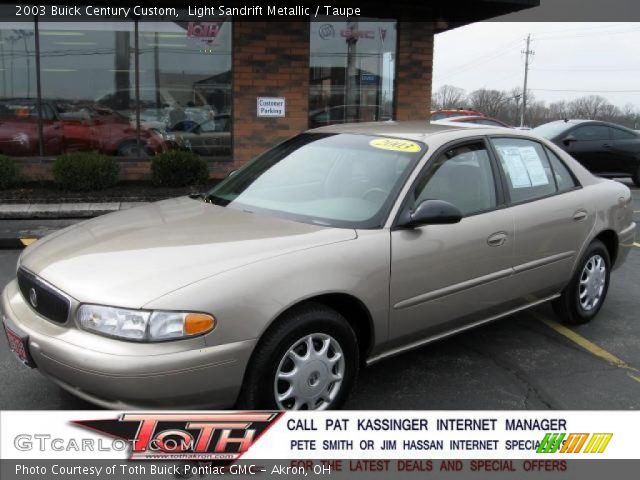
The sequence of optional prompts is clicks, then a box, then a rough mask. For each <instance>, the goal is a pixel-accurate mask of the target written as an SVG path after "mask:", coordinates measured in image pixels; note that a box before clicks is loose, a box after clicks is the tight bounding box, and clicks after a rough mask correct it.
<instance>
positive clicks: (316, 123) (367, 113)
mask: <svg viewBox="0 0 640 480" xmlns="http://www.w3.org/2000/svg"><path fill="white" fill-rule="evenodd" d="M381 112H382V107H380V106H379V105H336V106H333V107H326V108H320V109H317V110H313V111H312V112H310V113H309V128H317V127H324V126H327V125H339V124H342V123H353V122H383V121H386V120H391V115H386V114H384V113H381Z"/></svg>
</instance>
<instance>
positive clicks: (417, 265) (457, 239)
mask: <svg viewBox="0 0 640 480" xmlns="http://www.w3.org/2000/svg"><path fill="white" fill-rule="evenodd" d="M496 170H497V167H496V165H495V163H494V162H493V160H492V159H491V158H490V155H489V151H488V148H487V144H486V143H485V140H484V139H478V140H475V141H472V142H466V143H461V144H457V145H454V146H451V147H447V148H446V149H445V150H444V151H443V152H442V153H440V154H438V155H437V156H436V158H435V160H432V161H430V162H429V164H428V165H427V167H426V168H425V170H424V172H423V173H422V174H421V175H422V177H421V179H419V180H418V182H417V183H416V185H415V186H414V188H412V190H411V191H410V192H409V194H408V195H409V199H408V201H407V204H406V206H405V207H404V208H406V209H413V208H415V206H417V205H418V204H419V203H420V202H421V201H423V200H426V199H439V200H445V201H447V202H449V203H451V204H453V205H455V206H456V207H458V208H459V209H460V210H461V212H462V213H463V215H464V218H463V219H462V220H461V221H460V222H459V223H456V224H449V225H424V226H421V227H418V228H413V229H397V230H393V231H392V233H391V289H390V304H391V307H390V308H391V312H390V320H391V322H390V332H389V333H390V339H391V341H392V342H393V341H397V342H406V341H407V340H408V339H409V338H411V337H413V338H414V339H418V338H420V337H424V336H430V335H432V334H434V335H435V334H437V333H438V332H439V331H442V330H444V329H451V328H455V326H456V324H462V323H465V322H470V321H473V319H474V318H480V317H481V316H483V315H484V316H487V315H490V314H491V312H497V311H499V310H500V307H501V306H503V305H504V303H505V302H506V301H508V297H509V295H508V291H509V285H508V279H509V277H510V276H511V273H512V268H511V267H512V261H513V248H514V234H513V233H514V230H513V228H514V227H513V217H512V213H511V211H510V210H509V209H505V208H501V203H502V200H501V195H498V191H497V189H496V181H495V179H496V178H497V177H496Z"/></svg>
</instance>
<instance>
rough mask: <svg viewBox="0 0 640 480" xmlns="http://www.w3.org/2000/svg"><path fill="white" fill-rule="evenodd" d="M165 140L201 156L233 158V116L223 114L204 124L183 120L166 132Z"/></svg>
mask: <svg viewBox="0 0 640 480" xmlns="http://www.w3.org/2000/svg"><path fill="white" fill-rule="evenodd" d="M165 139H166V140H168V141H170V142H173V143H175V145H177V146H178V147H179V148H183V149H185V150H189V151H191V152H193V153H197V154H198V155H201V156H205V157H209V156H215V157H225V156H231V115H230V114H228V113H223V114H220V115H216V116H215V117H214V118H213V119H211V120H206V121H204V122H202V123H198V122H194V121H191V120H183V121H182V122H178V123H177V124H175V125H174V126H173V127H172V128H169V129H167V130H166V134H165Z"/></svg>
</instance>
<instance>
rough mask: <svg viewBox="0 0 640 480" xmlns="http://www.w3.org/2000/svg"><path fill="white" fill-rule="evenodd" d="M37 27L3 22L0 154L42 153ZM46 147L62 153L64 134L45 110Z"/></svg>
mask: <svg viewBox="0 0 640 480" xmlns="http://www.w3.org/2000/svg"><path fill="white" fill-rule="evenodd" d="M35 59H36V54H35V31H34V26H33V23H17V22H2V23H0V154H3V155H11V156H28V155H39V153H40V143H39V126H38V109H37V84H36V61H35ZM43 113H44V116H45V120H44V121H43V132H44V133H45V139H46V144H45V145H44V147H45V151H47V152H51V153H59V152H60V150H61V148H62V135H61V133H60V132H56V131H55V130H54V129H52V128H51V127H52V126H53V125H52V121H53V118H52V113H51V112H49V111H48V110H47V111H46V112H43Z"/></svg>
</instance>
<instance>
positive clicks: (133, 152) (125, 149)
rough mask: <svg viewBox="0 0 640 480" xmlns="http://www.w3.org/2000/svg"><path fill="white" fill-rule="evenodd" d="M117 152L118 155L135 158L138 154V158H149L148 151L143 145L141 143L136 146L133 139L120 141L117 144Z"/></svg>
mask: <svg viewBox="0 0 640 480" xmlns="http://www.w3.org/2000/svg"><path fill="white" fill-rule="evenodd" d="M138 152H139V155H138ZM117 154H118V156H119V157H129V158H137V157H138V156H139V157H140V158H149V151H148V150H147V148H146V147H145V145H144V144H142V143H141V144H140V146H139V147H138V144H137V142H135V141H127V142H123V143H121V144H120V145H119V146H118V151H117Z"/></svg>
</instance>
